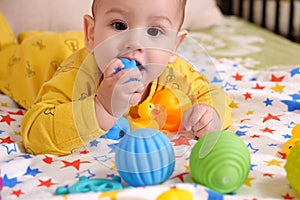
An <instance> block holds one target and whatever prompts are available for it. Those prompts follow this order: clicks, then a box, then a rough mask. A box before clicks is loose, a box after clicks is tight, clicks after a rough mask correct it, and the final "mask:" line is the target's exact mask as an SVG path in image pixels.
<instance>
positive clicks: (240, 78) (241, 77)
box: [232, 73, 244, 81]
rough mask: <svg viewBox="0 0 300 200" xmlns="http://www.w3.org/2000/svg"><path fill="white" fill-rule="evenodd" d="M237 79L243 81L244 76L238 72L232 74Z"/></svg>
mask: <svg viewBox="0 0 300 200" xmlns="http://www.w3.org/2000/svg"><path fill="white" fill-rule="evenodd" d="M232 77H233V78H234V79H235V80H236V81H241V80H242V79H243V77H244V76H242V75H239V73H236V75H234V76H232Z"/></svg>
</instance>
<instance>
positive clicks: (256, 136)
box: [251, 135, 260, 138]
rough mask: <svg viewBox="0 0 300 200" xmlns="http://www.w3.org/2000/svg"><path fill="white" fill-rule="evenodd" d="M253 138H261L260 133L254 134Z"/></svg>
mask: <svg viewBox="0 0 300 200" xmlns="http://www.w3.org/2000/svg"><path fill="white" fill-rule="evenodd" d="M251 137H252V138H260V135H252V136H251Z"/></svg>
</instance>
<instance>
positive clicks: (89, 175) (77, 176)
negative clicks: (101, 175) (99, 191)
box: [75, 169, 96, 178]
mask: <svg viewBox="0 0 300 200" xmlns="http://www.w3.org/2000/svg"><path fill="white" fill-rule="evenodd" d="M85 174H86V175H85ZM81 176H85V177H88V178H92V177H94V176H96V174H94V173H92V172H91V170H90V169H87V170H84V171H83V172H80V173H77V175H76V176H75V178H79V177H81Z"/></svg>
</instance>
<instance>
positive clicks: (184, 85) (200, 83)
mask: <svg viewBox="0 0 300 200" xmlns="http://www.w3.org/2000/svg"><path fill="white" fill-rule="evenodd" d="M169 68H170V69H172V70H173V72H172V73H173V75H172V76H173V78H172V79H173V80H172V81H171V82H169V83H167V84H169V85H170V84H172V85H170V86H171V87H174V85H175V86H176V87H178V88H179V89H181V90H182V91H184V92H185V93H186V94H188V96H189V97H190V99H191V100H192V103H193V104H194V103H203V104H207V105H210V106H212V107H213V108H214V109H215V110H216V111H217V113H218V114H219V117H220V120H221V123H222V129H226V128H228V127H229V126H230V125H231V120H232V119H231V108H230V107H229V104H230V98H229V96H228V94H227V93H226V92H225V91H224V90H223V89H221V88H220V87H218V86H216V85H214V84H212V83H210V82H209V81H208V79H207V78H206V76H205V75H204V74H202V73H199V72H197V71H195V69H194V68H193V67H192V66H191V65H190V64H189V63H187V62H186V61H184V60H182V59H180V58H179V57H178V58H177V59H176V61H175V62H174V63H172V64H169ZM170 69H169V71H170ZM168 74H169V75H168V76H169V77H170V72H169V73H168ZM166 79H169V80H170V78H166Z"/></svg>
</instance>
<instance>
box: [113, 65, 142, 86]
mask: <svg viewBox="0 0 300 200" xmlns="http://www.w3.org/2000/svg"><path fill="white" fill-rule="evenodd" d="M115 76H117V77H118V79H119V83H120V84H126V83H129V82H140V80H141V79H142V74H141V72H140V70H138V69H135V68H130V69H125V70H122V71H120V72H118V73H117V74H116V75H115Z"/></svg>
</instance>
